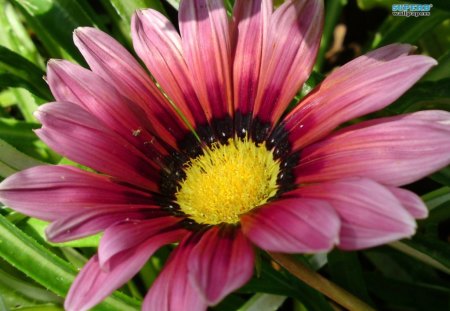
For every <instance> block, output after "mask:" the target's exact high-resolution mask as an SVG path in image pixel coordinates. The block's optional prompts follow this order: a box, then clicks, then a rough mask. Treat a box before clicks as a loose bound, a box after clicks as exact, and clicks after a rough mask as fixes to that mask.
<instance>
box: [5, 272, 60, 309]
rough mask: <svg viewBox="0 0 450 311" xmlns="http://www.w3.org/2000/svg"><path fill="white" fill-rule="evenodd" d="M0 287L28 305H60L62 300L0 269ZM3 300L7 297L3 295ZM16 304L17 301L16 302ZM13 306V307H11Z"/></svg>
mask: <svg viewBox="0 0 450 311" xmlns="http://www.w3.org/2000/svg"><path fill="white" fill-rule="evenodd" d="M0 285H1V286H2V287H4V288H7V289H8V290H9V291H12V292H13V293H14V296H15V298H16V299H18V300H19V299H23V300H25V301H26V302H27V305H29V304H36V303H37V302H40V303H46V302H48V303H61V302H62V299H61V298H60V297H58V296H56V295H55V294H53V293H52V292H49V291H47V290H45V289H43V288H40V287H37V286H36V285H34V284H32V283H30V281H29V280H23V279H19V278H17V277H14V276H12V275H10V274H9V273H7V272H5V271H3V270H1V269H0ZM18 296H19V297H18ZM5 298H8V296H6V295H5ZM16 303H17V301H16ZM11 306H13V305H11Z"/></svg>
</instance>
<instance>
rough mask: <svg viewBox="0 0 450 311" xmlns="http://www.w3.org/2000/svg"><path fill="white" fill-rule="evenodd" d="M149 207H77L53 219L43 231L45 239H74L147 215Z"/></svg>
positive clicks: (54, 240) (63, 240) (55, 240)
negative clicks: (71, 211) (63, 215)
mask: <svg viewBox="0 0 450 311" xmlns="http://www.w3.org/2000/svg"><path fill="white" fill-rule="evenodd" d="M151 208H152V207H150V206H142V205H141V206H133V205H126V204H123V205H106V206H95V207H91V208H89V209H87V208H85V207H83V208H81V209H80V208H77V209H74V211H73V214H72V215H70V216H65V217H62V218H59V219H57V220H56V221H53V222H52V223H51V224H50V225H49V226H48V227H47V229H46V230H45V232H46V235H47V239H48V240H49V241H51V242H54V243H59V242H65V241H70V240H76V239H79V238H82V237H85V236H89V235H92V234H96V233H98V232H100V231H103V230H105V229H106V228H108V227H110V226H112V225H113V224H115V223H118V222H123V221H130V220H137V219H142V218H145V217H148V214H149V213H150V212H149V210H150V209H151ZM153 208H154V209H155V208H158V209H159V207H153Z"/></svg>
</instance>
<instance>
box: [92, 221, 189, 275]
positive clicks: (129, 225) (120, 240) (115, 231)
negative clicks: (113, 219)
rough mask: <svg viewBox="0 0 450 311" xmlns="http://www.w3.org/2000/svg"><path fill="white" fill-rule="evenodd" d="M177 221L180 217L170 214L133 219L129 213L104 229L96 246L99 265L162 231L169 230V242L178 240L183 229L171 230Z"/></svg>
mask: <svg viewBox="0 0 450 311" xmlns="http://www.w3.org/2000/svg"><path fill="white" fill-rule="evenodd" d="M156 216H157V215H155V217H156ZM179 222H180V218H176V217H172V216H167V217H157V218H153V219H146V220H139V219H136V218H134V219H133V217H132V215H131V213H130V218H129V219H127V220H126V221H124V222H122V223H118V224H116V225H114V226H111V227H109V228H108V229H106V230H105V233H104V234H103V236H102V239H101V240H100V245H99V247H98V259H99V263H100V266H101V267H104V266H105V263H107V262H108V260H110V259H111V258H113V256H115V255H116V254H118V253H120V252H122V251H124V250H127V249H129V248H133V247H136V246H138V245H139V244H141V243H143V242H144V241H146V240H147V239H150V238H152V239H155V238H156V239H157V237H158V235H159V234H161V233H162V232H164V231H170V232H171V235H172V236H173V238H172V239H173V241H172V242H170V243H173V242H176V241H178V240H179V239H180V237H182V236H183V235H184V234H185V232H184V231H183V230H172V229H173V228H174V226H175V225H176V224H177V223H179ZM155 236H156V237H155Z"/></svg>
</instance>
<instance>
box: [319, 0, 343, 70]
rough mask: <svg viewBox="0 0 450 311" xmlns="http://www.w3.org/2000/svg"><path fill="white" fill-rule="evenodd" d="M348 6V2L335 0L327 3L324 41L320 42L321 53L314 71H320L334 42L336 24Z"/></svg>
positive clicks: (323, 33)
mask: <svg viewBox="0 0 450 311" xmlns="http://www.w3.org/2000/svg"><path fill="white" fill-rule="evenodd" d="M346 5H347V0H333V1H326V2H325V22H324V27H323V32H322V40H321V41H320V47H319V52H318V54H317V60H316V64H315V65H314V69H315V70H317V71H320V70H321V69H322V65H323V63H324V61H325V53H326V52H327V51H328V49H329V47H330V43H331V42H332V39H333V35H334V30H335V28H336V24H337V23H338V22H339V18H340V17H341V13H342V9H343V8H344V7H345V6H346Z"/></svg>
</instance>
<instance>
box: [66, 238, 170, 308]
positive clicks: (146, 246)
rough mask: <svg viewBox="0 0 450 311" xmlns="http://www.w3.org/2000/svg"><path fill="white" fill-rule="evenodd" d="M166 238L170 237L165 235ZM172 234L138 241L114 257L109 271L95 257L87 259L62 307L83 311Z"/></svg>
mask: <svg viewBox="0 0 450 311" xmlns="http://www.w3.org/2000/svg"><path fill="white" fill-rule="evenodd" d="M168 237H169V238H168ZM172 238H173V237H172V236H171V233H170V232H169V233H167V234H166V235H160V236H158V238H153V239H150V240H149V241H147V242H145V243H143V244H140V245H139V246H137V247H134V248H132V249H128V250H126V251H124V252H121V253H119V254H117V255H116V256H114V258H112V259H111V260H110V263H109V270H108V271H104V270H102V269H101V268H100V265H99V260H98V256H97V255H95V256H94V257H92V258H91V260H89V262H88V263H87V264H86V266H84V267H83V269H82V270H81V272H80V274H78V276H77V278H76V279H75V281H74V282H73V284H72V286H71V288H70V290H69V293H68V294H67V297H66V301H65V303H64V307H65V309H66V310H67V311H85V310H88V309H90V308H92V307H93V306H95V305H96V304H98V303H99V302H101V301H102V300H103V299H105V298H106V297H107V296H109V295H110V294H111V293H112V292H113V291H114V290H116V289H118V288H119V287H121V286H122V285H123V284H124V283H125V282H127V281H128V280H130V279H131V278H132V277H133V276H134V275H135V274H136V273H137V272H138V271H139V270H140V269H141V267H142V266H143V265H144V264H145V263H146V262H147V260H148V258H149V257H150V256H151V255H152V254H153V253H154V252H155V251H156V250H157V249H158V248H160V247H161V246H162V245H165V244H167V243H171V242H172Z"/></svg>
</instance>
